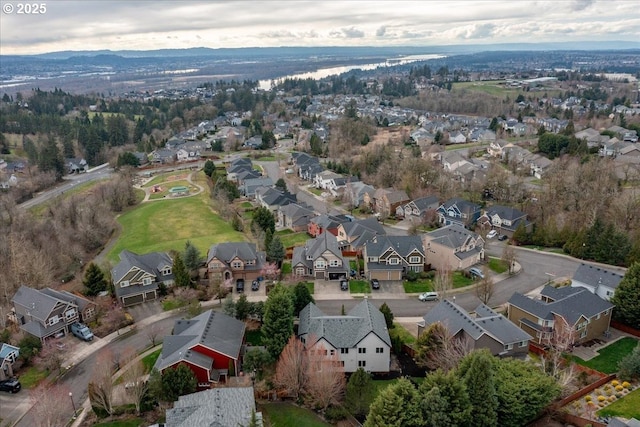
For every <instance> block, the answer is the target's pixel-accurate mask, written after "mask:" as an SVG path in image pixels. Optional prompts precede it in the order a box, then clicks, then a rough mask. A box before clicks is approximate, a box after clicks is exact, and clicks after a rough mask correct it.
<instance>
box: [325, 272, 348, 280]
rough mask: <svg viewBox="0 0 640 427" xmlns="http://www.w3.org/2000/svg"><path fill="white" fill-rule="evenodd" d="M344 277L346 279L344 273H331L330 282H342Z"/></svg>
mask: <svg viewBox="0 0 640 427" xmlns="http://www.w3.org/2000/svg"><path fill="white" fill-rule="evenodd" d="M342 277H346V275H345V274H344V273H329V280H340V279H341V278H342Z"/></svg>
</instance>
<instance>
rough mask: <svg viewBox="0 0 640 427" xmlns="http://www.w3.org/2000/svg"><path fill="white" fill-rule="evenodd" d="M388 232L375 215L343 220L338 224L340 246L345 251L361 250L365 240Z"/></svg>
mask: <svg viewBox="0 0 640 427" xmlns="http://www.w3.org/2000/svg"><path fill="white" fill-rule="evenodd" d="M386 234H387V233H386V232H385V231H384V228H383V227H382V225H381V224H380V223H379V222H378V220H377V219H376V218H374V217H371V218H366V219H357V220H355V221H350V222H343V223H342V224H340V225H339V226H338V235H337V236H336V237H337V239H338V246H339V247H340V249H342V250H345V251H359V250H361V249H362V246H364V244H365V242H366V241H368V240H371V239H372V238H374V237H375V236H384V235H386Z"/></svg>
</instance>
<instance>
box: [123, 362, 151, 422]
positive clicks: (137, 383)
mask: <svg viewBox="0 0 640 427" xmlns="http://www.w3.org/2000/svg"><path fill="white" fill-rule="evenodd" d="M146 377H147V375H145V367H144V364H143V363H142V360H137V361H135V362H133V363H131V364H129V365H128V367H127V370H126V371H125V373H124V375H123V379H124V386H125V390H126V391H127V394H128V395H129V396H131V398H132V399H133V404H134V405H135V407H136V413H137V414H140V405H141V403H142V398H143V397H144V395H145V393H146V392H147V389H148V382H147V378H146Z"/></svg>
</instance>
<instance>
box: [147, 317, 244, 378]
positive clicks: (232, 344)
mask: <svg viewBox="0 0 640 427" xmlns="http://www.w3.org/2000/svg"><path fill="white" fill-rule="evenodd" d="M244 332H245V324H244V322H242V321H240V320H237V319H235V318H233V317H231V316H227V315H226V314H224V313H220V312H216V311H213V310H207V311H205V312H204V313H202V314H200V315H198V316H196V317H194V318H191V319H182V320H176V323H175V324H174V326H173V333H172V334H171V335H169V336H166V337H164V341H163V344H162V353H160V357H158V360H157V361H156V364H155V366H154V367H155V368H156V369H157V370H158V371H160V372H163V371H164V370H165V369H172V368H177V367H178V365H180V364H184V365H187V366H188V367H189V369H191V370H192V371H193V373H194V375H195V376H196V378H197V379H198V388H199V389H205V388H210V387H211V386H212V385H213V384H214V383H218V382H220V379H221V377H224V378H225V379H226V378H227V377H228V375H229V368H230V367H232V368H233V371H234V372H239V371H238V368H240V364H239V360H240V350H241V349H242V344H243V343H244Z"/></svg>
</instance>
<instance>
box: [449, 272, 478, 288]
mask: <svg viewBox="0 0 640 427" xmlns="http://www.w3.org/2000/svg"><path fill="white" fill-rule="evenodd" d="M452 279H453V288H454V289H458V288H464V287H465V286H469V285H471V284H473V279H469V278H468V277H465V275H464V274H462V273H461V272H460V271H454V272H453V276H452Z"/></svg>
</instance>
